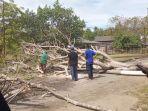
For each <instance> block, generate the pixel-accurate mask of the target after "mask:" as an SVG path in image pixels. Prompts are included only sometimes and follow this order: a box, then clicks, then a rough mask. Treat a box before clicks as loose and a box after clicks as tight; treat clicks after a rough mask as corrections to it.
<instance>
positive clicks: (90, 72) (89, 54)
mask: <svg viewBox="0 0 148 111" xmlns="http://www.w3.org/2000/svg"><path fill="white" fill-rule="evenodd" d="M94 55H96V52H95V51H93V50H92V49H90V46H87V50H86V51H85V58H86V70H87V73H88V77H89V79H93V56H94Z"/></svg>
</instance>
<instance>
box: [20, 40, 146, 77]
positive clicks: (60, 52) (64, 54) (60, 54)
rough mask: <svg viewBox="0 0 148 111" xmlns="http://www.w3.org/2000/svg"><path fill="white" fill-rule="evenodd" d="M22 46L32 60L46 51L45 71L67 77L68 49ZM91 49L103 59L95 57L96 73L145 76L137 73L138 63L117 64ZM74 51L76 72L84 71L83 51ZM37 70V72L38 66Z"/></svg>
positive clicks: (98, 51)
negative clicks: (75, 54)
mask: <svg viewBox="0 0 148 111" xmlns="http://www.w3.org/2000/svg"><path fill="white" fill-rule="evenodd" d="M22 46H23V49H24V52H25V54H27V55H32V57H33V58H35V56H36V54H37V56H39V55H40V54H41V53H42V50H46V51H47V52H48V56H49V59H48V65H47V70H48V71H51V72H54V73H56V74H63V73H66V75H68V53H69V49H68V48H66V47H60V46H53V45H52V46H51V45H47V46H41V45H35V44H32V43H23V44H22ZM92 49H93V50H95V51H96V52H97V55H98V56H102V57H103V58H104V60H103V62H102V61H100V58H98V56H96V57H95V60H94V69H95V70H97V71H98V70H99V72H102V73H105V72H106V71H107V72H108V73H119V74H121V72H122V73H123V74H124V73H129V74H131V75H145V74H144V73H143V72H142V71H139V70H141V69H139V68H138V67H137V64H138V63H139V62H138V61H135V63H132V64H129V63H122V62H118V61H115V60H113V59H112V58H111V57H110V56H109V55H107V54H106V53H104V52H101V51H100V50H99V49H98V48H97V47H92ZM75 50H76V51H77V52H78V56H79V60H78V70H85V57H84V51H85V49H79V48H75ZM35 51H36V52H38V53H36V52H35ZM38 58H39V57H38ZM37 69H38V71H39V66H38V68H37ZM124 71H128V72H124ZM132 71H133V72H132Z"/></svg>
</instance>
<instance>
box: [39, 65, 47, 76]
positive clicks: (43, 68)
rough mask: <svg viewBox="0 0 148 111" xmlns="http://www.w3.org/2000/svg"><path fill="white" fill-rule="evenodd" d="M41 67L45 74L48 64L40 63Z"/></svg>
mask: <svg viewBox="0 0 148 111" xmlns="http://www.w3.org/2000/svg"><path fill="white" fill-rule="evenodd" d="M40 67H41V69H42V71H43V72H44V74H45V72H46V64H42V63H40Z"/></svg>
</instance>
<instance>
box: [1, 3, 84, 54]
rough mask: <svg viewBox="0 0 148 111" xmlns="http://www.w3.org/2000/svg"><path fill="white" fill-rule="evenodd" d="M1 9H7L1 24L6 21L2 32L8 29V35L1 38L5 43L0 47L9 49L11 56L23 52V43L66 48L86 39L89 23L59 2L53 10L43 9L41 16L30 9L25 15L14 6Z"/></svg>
mask: <svg viewBox="0 0 148 111" xmlns="http://www.w3.org/2000/svg"><path fill="white" fill-rule="evenodd" d="M0 8H2V9H4V13H0V20H2V18H3V16H4V18H5V19H4V20H3V21H4V26H3V24H2V22H0V29H3V28H5V35H3V33H0V34H1V35H0V36H2V37H3V38H4V37H5V42H4V41H3V40H0V45H2V46H4V45H5V46H6V50H7V52H9V53H10V52H14V53H15V52H17V51H19V50H18V47H20V43H21V42H22V41H26V42H35V43H41V42H45V41H49V42H50V43H51V44H60V45H61V44H62V45H66V44H68V43H71V42H72V40H73V39H74V38H75V39H77V38H78V37H82V34H83V28H84V27H85V22H84V21H83V20H81V19H80V18H79V17H78V16H76V15H75V14H74V12H73V10H72V9H71V8H65V7H62V6H61V5H60V4H59V2H58V1H56V2H55V4H54V5H53V6H52V8H51V7H50V6H47V5H46V6H45V7H44V8H41V7H39V8H38V9H37V13H35V12H33V11H30V10H28V9H27V10H24V11H22V10H21V9H20V8H18V6H17V5H16V4H15V3H14V2H9V3H8V2H4V7H0ZM4 43H5V44H4Z"/></svg>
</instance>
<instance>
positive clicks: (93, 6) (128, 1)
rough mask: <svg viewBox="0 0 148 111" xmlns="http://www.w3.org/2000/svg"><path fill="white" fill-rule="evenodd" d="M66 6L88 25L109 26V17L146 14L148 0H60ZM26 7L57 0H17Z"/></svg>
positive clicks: (49, 3) (16, 0)
mask: <svg viewBox="0 0 148 111" xmlns="http://www.w3.org/2000/svg"><path fill="white" fill-rule="evenodd" d="M59 1H60V3H61V4H62V5H63V6H64V7H72V8H73V10H74V12H75V13H76V15H78V16H79V17H80V18H81V19H84V20H85V21H86V24H87V26H88V27H94V26H99V27H103V28H104V27H107V26H108V20H109V18H111V17H113V16H116V15H119V16H125V17H132V16H146V13H147V8H148V0H59ZM15 2H16V3H17V4H19V5H20V6H23V7H25V8H30V9H32V10H36V9H37V7H38V6H39V5H40V6H45V4H47V5H52V4H53V3H54V2H55V0H15Z"/></svg>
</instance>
